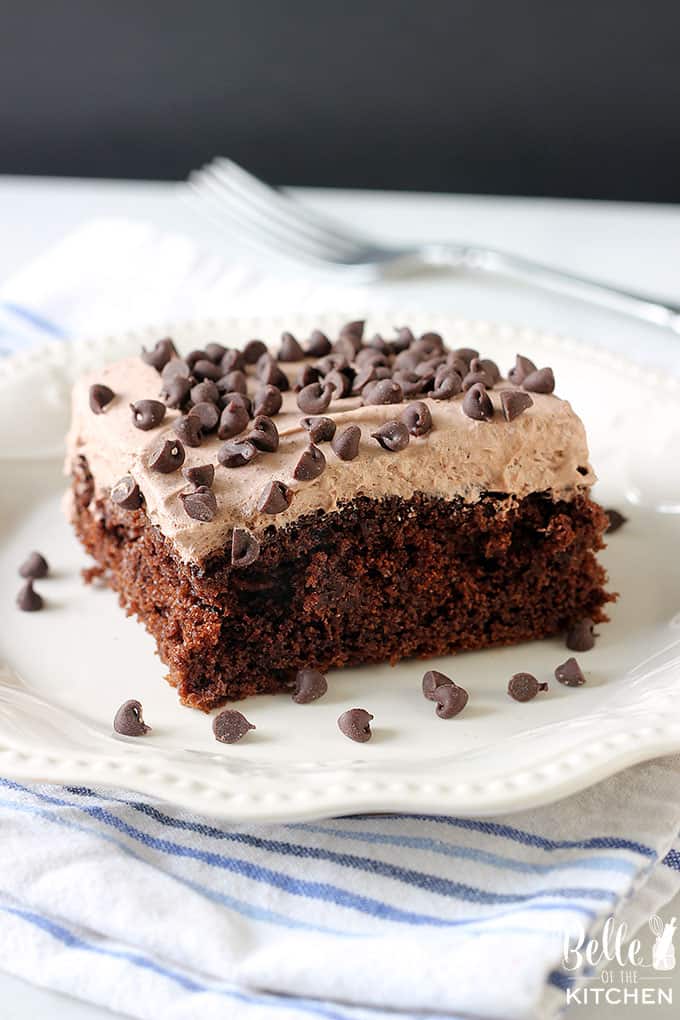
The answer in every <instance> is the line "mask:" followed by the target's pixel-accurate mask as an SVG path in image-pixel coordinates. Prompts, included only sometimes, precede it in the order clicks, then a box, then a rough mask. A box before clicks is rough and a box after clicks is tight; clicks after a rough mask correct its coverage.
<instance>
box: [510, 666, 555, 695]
mask: <svg viewBox="0 0 680 1020" xmlns="http://www.w3.org/2000/svg"><path fill="white" fill-rule="evenodd" d="M547 690H548V685H547V684H546V683H540V684H539V682H538V680H537V679H536V677H535V676H533V675H532V674H531V673H515V674H514V676H511V677H510V680H509V682H508V694H509V695H510V697H511V698H514V700H515V701H531V700H532V698H535V697H536V695H537V694H538V692H539V691H547Z"/></svg>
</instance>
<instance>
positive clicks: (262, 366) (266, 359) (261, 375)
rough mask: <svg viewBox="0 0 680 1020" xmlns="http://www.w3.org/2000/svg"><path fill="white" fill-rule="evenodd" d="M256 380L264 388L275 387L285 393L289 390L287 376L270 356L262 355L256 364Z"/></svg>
mask: <svg viewBox="0 0 680 1020" xmlns="http://www.w3.org/2000/svg"><path fill="white" fill-rule="evenodd" d="M256 375H257V378H258V379H259V380H260V382H261V383H262V384H263V385H265V386H276V387H277V388H278V389H280V390H281V392H282V393H285V392H286V390H289V389H290V382H289V381H288V376H287V375H286V373H285V372H284V371H283V369H282V368H281V367H280V365H278V364H277V363H276V361H274V359H273V358H272V356H271V354H263V355H262V357H261V358H260V359H259V361H258V363H257V369H256Z"/></svg>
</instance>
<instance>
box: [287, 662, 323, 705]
mask: <svg viewBox="0 0 680 1020" xmlns="http://www.w3.org/2000/svg"><path fill="white" fill-rule="evenodd" d="M327 690H328V683H327V681H326V677H325V676H324V675H323V673H320V672H319V670H318V669H300V670H298V672H297V675H296V677H295V693H294V694H293V701H295V702H297V704H298V705H308V704H309V703H310V701H317V699H318V698H321V697H323V695H324V694H325V693H326V691H327Z"/></svg>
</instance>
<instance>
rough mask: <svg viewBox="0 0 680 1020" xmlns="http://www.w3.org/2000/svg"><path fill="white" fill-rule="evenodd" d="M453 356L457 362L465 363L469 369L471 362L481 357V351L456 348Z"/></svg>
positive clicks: (469, 348)
mask: <svg viewBox="0 0 680 1020" xmlns="http://www.w3.org/2000/svg"><path fill="white" fill-rule="evenodd" d="M451 354H452V355H453V357H454V358H456V359H457V360H459V361H464V362H465V364H466V365H468V367H469V365H470V362H472V361H474V359H475V358H478V357H479V351H476V350H475V348H474V347H456V349H455V350H453V351H451Z"/></svg>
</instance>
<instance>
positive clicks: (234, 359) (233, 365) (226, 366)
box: [220, 347, 270, 376]
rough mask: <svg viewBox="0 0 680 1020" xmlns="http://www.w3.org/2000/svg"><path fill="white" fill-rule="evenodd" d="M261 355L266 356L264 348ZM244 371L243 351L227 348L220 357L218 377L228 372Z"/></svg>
mask: <svg viewBox="0 0 680 1020" xmlns="http://www.w3.org/2000/svg"><path fill="white" fill-rule="evenodd" d="M262 353H263V354H267V348H266V347H265V348H264V350H263V352H262ZM260 357H262V355H260ZM267 357H270V355H269V354H267ZM258 360H259V359H258ZM245 369H246V359H245V358H244V357H243V351H239V349H238V348H237V347H229V348H228V349H227V350H226V351H225V352H224V354H223V355H222V360H221V361H220V375H221V376H225V375H228V374H229V372H245Z"/></svg>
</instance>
